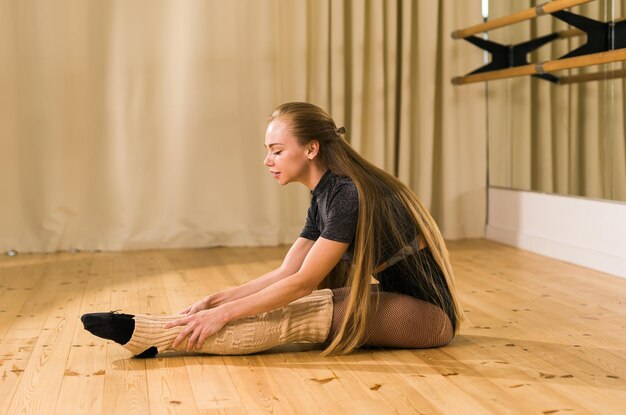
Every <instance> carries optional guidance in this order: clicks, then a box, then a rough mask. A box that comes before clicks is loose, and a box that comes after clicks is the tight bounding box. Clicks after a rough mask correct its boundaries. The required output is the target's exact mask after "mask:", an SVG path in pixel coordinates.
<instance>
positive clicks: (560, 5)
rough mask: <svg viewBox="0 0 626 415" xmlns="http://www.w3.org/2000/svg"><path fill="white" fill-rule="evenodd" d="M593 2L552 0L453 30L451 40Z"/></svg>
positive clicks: (586, 0) (589, 0)
mask: <svg viewBox="0 0 626 415" xmlns="http://www.w3.org/2000/svg"><path fill="white" fill-rule="evenodd" d="M592 1H593V0H554V1H550V2H548V3H544V4H540V5H538V6H536V7H531V8H530V9H526V10H523V11H521V12H517V13H513V14H511V15H509V16H504V17H500V18H498V19H493V20H490V21H488V22H485V23H481V24H478V25H475V26H471V27H468V28H466V29H460V30H455V31H454V32H452V38H454V39H463V38H466V37H468V36H472V35H475V34H477V33H482V32H487V31H489V30H493V29H497V28H499V27H504V26H509V25H512V24H514V23H519V22H523V21H524V20H530V19H532V18H535V17H537V16H542V15H544V14H551V13H554V12H557V11H559V10H563V9H567V8H570V7H574V6H578V5H580V4H585V3H590V2H592Z"/></svg>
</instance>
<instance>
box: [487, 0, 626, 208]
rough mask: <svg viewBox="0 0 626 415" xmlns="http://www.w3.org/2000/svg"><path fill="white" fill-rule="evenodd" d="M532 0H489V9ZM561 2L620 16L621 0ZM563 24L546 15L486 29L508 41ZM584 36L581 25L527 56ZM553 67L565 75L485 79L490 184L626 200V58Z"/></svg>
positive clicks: (591, 13)
mask: <svg viewBox="0 0 626 415" xmlns="http://www.w3.org/2000/svg"><path fill="white" fill-rule="evenodd" d="M538 4H540V2H534V1H533V2H500V1H490V2H489V8H488V10H489V17H490V18H496V17H500V16H505V15H509V14H511V13H514V12H518V11H521V10H524V9H526V8H528V7H535V6H536V5H538ZM567 10H568V11H570V12H572V13H575V14H578V15H582V16H586V17H589V18H591V19H594V20H598V21H601V22H609V21H619V20H620V19H621V18H623V17H624V14H625V12H626V1H623V0H597V1H592V2H590V3H587V4H584V5H581V6H578V7H573V8H571V9H567ZM567 29H571V26H568V24H567V23H565V22H563V21H561V20H559V19H557V18H555V17H554V16H550V15H546V16H540V17H537V18H534V19H531V20H528V21H525V22H522V23H517V24H514V25H510V26H506V27H503V28H500V29H497V30H493V31H491V32H490V33H489V35H488V36H489V39H490V40H492V41H496V42H498V43H501V44H505V45H508V44H518V43H520V42H525V41H528V40H530V39H534V38H538V37H540V36H543V35H547V34H550V33H553V32H558V31H565V30H567ZM586 39H587V38H586V35H584V34H582V33H580V34H578V35H574V36H569V37H563V38H559V39H556V40H553V41H551V42H549V43H547V44H545V45H543V46H541V47H540V48H538V49H537V50H536V51H534V52H531V53H530V54H529V55H528V60H529V62H531V63H539V62H545V61H549V60H554V59H557V58H559V57H561V56H563V55H565V54H566V53H568V52H569V51H572V50H574V49H576V48H577V47H579V46H581V45H583V44H585V43H586ZM486 58H487V61H488V56H487V57H486ZM554 75H556V76H557V77H559V78H561V79H562V82H563V83H561V84H556V83H552V82H549V81H547V80H544V79H539V78H535V77H529V76H524V77H518V78H509V79H503V80H497V81H490V82H488V83H487V86H486V88H487V128H488V130H487V131H488V145H489V152H488V155H489V185H490V186H491V187H504V188H513V189H520V190H530V191H537V192H545V193H557V194H567V195H575V196H584V197H590V198H596V199H610V200H618V201H626V104H625V97H626V86H625V84H626V83H625V81H624V77H626V65H625V64H624V62H623V61H622V62H616V63H610V64H605V65H595V66H589V67H583V68H578V69H571V70H565V71H560V72H555V73H554ZM585 79H586V80H585Z"/></svg>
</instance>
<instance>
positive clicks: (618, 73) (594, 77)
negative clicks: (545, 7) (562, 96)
mask: <svg viewBox="0 0 626 415" xmlns="http://www.w3.org/2000/svg"><path fill="white" fill-rule="evenodd" d="M615 78H626V69H617V70H614V71H606V72H593V73H583V74H580V75H572V76H560V77H559V80H558V82H557V83H558V84H559V85H565V84H577V83H579V82H589V81H604V80H609V79H615Z"/></svg>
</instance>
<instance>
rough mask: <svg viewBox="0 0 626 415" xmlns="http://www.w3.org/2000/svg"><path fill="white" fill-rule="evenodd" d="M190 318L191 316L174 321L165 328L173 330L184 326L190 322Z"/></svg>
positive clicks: (164, 326) (166, 324)
mask: <svg viewBox="0 0 626 415" xmlns="http://www.w3.org/2000/svg"><path fill="white" fill-rule="evenodd" d="M189 318H190V316H187V317H181V318H177V319H176V320H172V321H170V322H169V323H165V325H163V328H164V329H171V328H172V327H176V326H184V325H185V324H187V322H188V321H189Z"/></svg>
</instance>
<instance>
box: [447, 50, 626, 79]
mask: <svg viewBox="0 0 626 415" xmlns="http://www.w3.org/2000/svg"><path fill="white" fill-rule="evenodd" d="M619 61H626V48H622V49H617V50H611V51H608V52H599V53H593V54H590V55H583V56H575V57H572V58H565V59H557V60H553V61H548V62H543V63H537V64H530V65H524V66H518V67H514V68H508V69H501V70H497V71H490V72H483V73H478V74H474V75H466V76H457V77H455V78H452V83H453V84H454V85H464V84H470V83H474V82H483V81H492V80H496V79H504V78H514V77H518V76H525V75H537V74H545V73H551V72H557V71H561V70H564V69H573V68H581V67H583V66H592V65H601V64H604V63H610V62H619Z"/></svg>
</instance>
